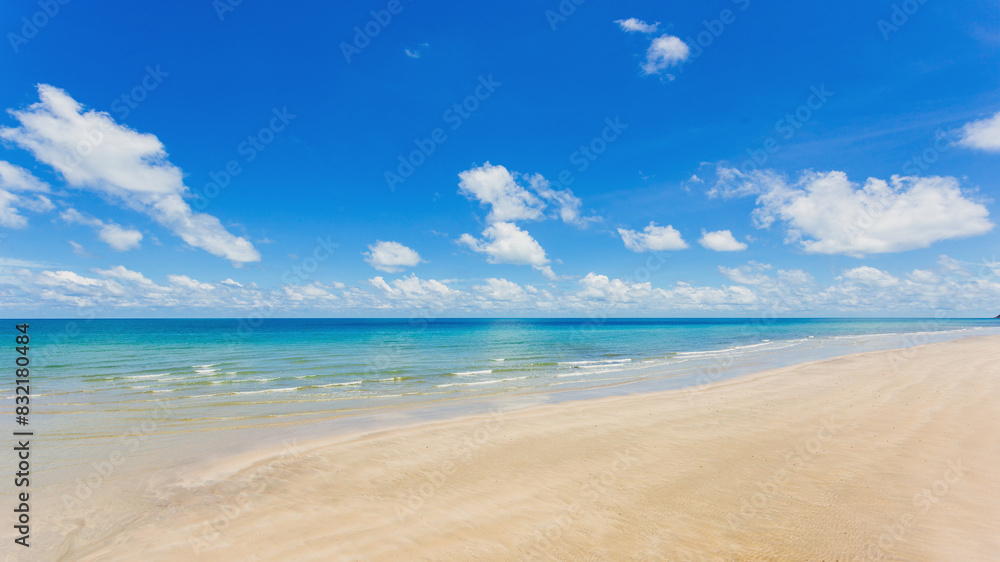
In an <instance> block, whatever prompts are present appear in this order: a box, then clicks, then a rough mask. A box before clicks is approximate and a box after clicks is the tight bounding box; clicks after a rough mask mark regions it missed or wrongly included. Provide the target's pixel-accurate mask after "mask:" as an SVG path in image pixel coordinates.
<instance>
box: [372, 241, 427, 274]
mask: <svg viewBox="0 0 1000 562" xmlns="http://www.w3.org/2000/svg"><path fill="white" fill-rule="evenodd" d="M368 250H369V251H368V252H365V253H364V256H365V261H366V262H368V263H369V264H370V265H371V266H372V267H374V268H375V269H377V270H379V271H385V272H386V273H399V272H400V271H403V270H404V269H405V268H407V267H415V266H416V265H418V264H419V263H420V262H421V261H423V260H422V259H421V258H420V254H418V253H417V252H416V250H413V249H412V248H408V247H407V246H404V245H402V244H400V243H399V242H383V241H382V240H378V241H377V242H375V243H374V244H371V245H369V246H368Z"/></svg>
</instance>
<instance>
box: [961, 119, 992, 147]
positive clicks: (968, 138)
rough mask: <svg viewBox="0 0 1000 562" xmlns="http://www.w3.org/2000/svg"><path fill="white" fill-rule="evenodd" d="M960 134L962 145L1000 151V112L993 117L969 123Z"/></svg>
mask: <svg viewBox="0 0 1000 562" xmlns="http://www.w3.org/2000/svg"><path fill="white" fill-rule="evenodd" d="M960 135H961V136H960V138H959V140H958V144H960V145H961V146H964V147H967V148H978V149H979V150H988V151H990V152H1000V112H998V113H997V114H996V115H994V116H993V117H987V118H985V119H980V120H979V121H973V122H971V123H967V124H966V125H965V126H963V127H962V130H961V133H960Z"/></svg>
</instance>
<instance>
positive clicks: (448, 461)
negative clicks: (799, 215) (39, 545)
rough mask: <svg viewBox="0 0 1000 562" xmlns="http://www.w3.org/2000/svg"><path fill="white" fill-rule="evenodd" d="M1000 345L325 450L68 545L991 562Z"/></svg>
mask: <svg viewBox="0 0 1000 562" xmlns="http://www.w3.org/2000/svg"><path fill="white" fill-rule="evenodd" d="M997 343H1000V336H978V337H970V338H965V339H960V340H956V341H950V342H945V343H935V344H928V345H925V346H918V347H914V348H908V349H902V350H893V351H873V352H867V353H862V354H855V355H847V356H840V357H836V358H833V359H824V360H819V361H814V362H810V363H804V364H799V365H794V366H790V367H783V368H780V369H775V370H768V371H764V372H760V373H756V374H753V375H743V376H739V377H736V378H733V379H727V380H723V381H719V382H716V383H712V384H709V385H707V386H704V387H700V388H699V389H698V391H697V392H696V393H695V394H693V395H688V396H685V395H684V392H683V391H662V392H658V393H646V394H636V395H628V396H612V397H605V398H598V399H589V400H582V401H576V402H563V403H555V404H542V405H537V406H532V407H527V408H523V409H518V410H515V411H510V412H499V413H498V414H495V415H493V416H492V417H491V416H489V415H486V416H483V415H478V416H466V417H461V418H452V419H447V420H436V421H429V422H426V423H420V424H416V425H407V426H405V427H402V428H393V429H383V430H377V431H374V432H368V433H364V434H361V435H354V436H352V437H348V438H345V437H343V436H338V437H335V438H333V439H332V440H330V439H328V440H327V441H326V442H325V443H321V442H318V441H317V442H313V441H310V442H305V443H302V444H300V446H299V447H296V448H293V449H290V450H287V451H282V452H279V454H278V455H277V456H274V453H275V451H273V450H272V451H270V453H271V454H272V456H271V457H269V458H268V457H266V455H262V456H258V457H256V459H253V458H244V459H239V460H238V461H237V460H236V459H229V463H230V464H229V465H228V466H225V465H215V469H216V470H217V472H216V473H215V478H216V479H214V480H213V479H209V480H206V481H203V482H201V483H195V482H188V483H187V484H183V483H175V484H173V485H169V486H168V485H165V486H163V487H162V488H160V489H157V490H155V491H147V493H146V494H145V496H144V497H145V499H144V500H143V501H141V502H138V503H136V504H135V505H132V506H131V507H130V509H128V513H129V518H128V519H130V520H131V522H130V523H129V524H127V525H124V526H117V527H115V526H113V525H112V527H111V529H109V530H108V531H107V532H106V533H96V531H97V527H100V525H101V521H100V519H105V521H104V522H105V523H108V524H112V523H113V522H112V521H110V520H106V518H101V517H100V516H99V515H96V514H95V515H93V517H97V518H98V520H97V521H90V520H88V521H87V522H86V523H84V524H83V525H82V526H81V527H80V528H79V529H78V531H77V532H76V534H75V535H73V536H74V537H75V538H74V539H72V540H71V541H70V542H68V543H64V544H63V545H62V549H61V550H62V551H63V552H64V553H65V554H71V555H72V556H73V557H75V558H79V559H95V560H96V559H99V558H102V557H106V556H111V557H119V556H121V557H123V558H124V557H125V556H126V553H132V554H133V555H139V554H140V553H141V554H142V555H143V556H144V557H145V558H147V559H153V560H172V559H178V558H186V559H206V560H207V559H212V558H216V559H217V558H218V557H219V556H237V557H244V556H250V555H259V556H264V557H265V558H274V557H294V556H303V557H305V559H323V558H324V557H326V559H330V558H333V559H336V558H338V557H340V558H345V559H359V560H368V559H372V560H378V559H388V558H391V557H392V556H393V554H394V553H395V554H399V553H400V552H405V553H407V554H408V555H410V556H413V555H425V556H428V557H430V558H432V559H456V558H468V557H473V556H482V557H485V558H490V559H516V558H525V557H527V558H538V559H551V557H556V558H559V559H564V558H567V557H569V558H579V557H581V556H588V555H598V556H599V557H612V558H618V559H621V558H623V557H624V558H628V557H631V558H632V559H656V558H658V557H663V556H667V557H668V558H670V557H674V558H676V559H682V560H683V559H685V556H687V557H688V558H689V559H696V558H698V557H699V556H701V557H707V558H713V557H715V558H717V557H723V558H724V557H727V556H728V557H749V558H752V559H753V558H787V557H791V558H795V559H805V558H810V559H811V558H815V557H823V556H827V557H830V556H837V557H838V558H839V559H845V558H846V559H893V557H899V558H902V559H937V558H941V557H942V556H944V557H949V558H952V559H955V558H956V556H957V557H958V558H964V559H984V556H986V555H988V553H990V552H994V553H995V552H997V551H1000V542H998V539H996V538H994V537H993V536H992V534H991V531H992V529H990V528H989V527H990V525H989V523H988V522H989V521H995V520H997V519H998V518H1000V500H997V499H996V498H1000V478H998V477H1000V469H998V468H996V467H1000V452H997V451H996V448H995V446H993V445H991V444H992V443H993V442H994V441H995V439H992V438H991V437H993V436H995V420H996V417H997V414H998V410H1000V406H998V404H1000V403H998V402H997V400H996V398H997V394H998V384H1000V380H998V379H1000V377H998V375H1000V371H998V368H997V367H996V365H998V364H1000V351H997V350H1000V346H998V345H997ZM904 355H907V356H904ZM796 375H799V376H796ZM779 382H780V384H777V383H779ZM222 474H227V475H228V476H227V477H226V478H225V479H222V478H221V475H222ZM928 490H929V492H927V491H928ZM150 492H154V493H153V494H152V496H150V495H149V494H150ZM924 492H927V493H924ZM938 492H941V493H940V494H939V493H938ZM921 494H924V495H923V496H921ZM150 497H154V498H156V500H155V501H150ZM921 497H923V499H920V498H921ZM131 499H132V500H133V503H135V502H134V500H135V499H136V498H135V497H133V498H131ZM119 501H120V499H119ZM111 503H112V505H118V504H117V502H116V501H115V500H112V502H111ZM104 507H107V506H104ZM118 507H121V506H120V505H118ZM95 526H96V527H95ZM95 533H96V534H95ZM102 534H105V535H106V536H104V537H103V538H102V537H101V536H100V535H102ZM115 543H116V544H115ZM112 544H114V548H111V546H112ZM959 553H964V556H962V555H959ZM935 556H936V557H935Z"/></svg>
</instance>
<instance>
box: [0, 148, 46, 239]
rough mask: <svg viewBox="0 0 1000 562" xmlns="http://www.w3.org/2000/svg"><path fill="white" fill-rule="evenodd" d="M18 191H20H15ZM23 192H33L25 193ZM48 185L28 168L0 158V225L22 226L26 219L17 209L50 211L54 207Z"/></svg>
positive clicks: (26, 222)
mask: <svg viewBox="0 0 1000 562" xmlns="http://www.w3.org/2000/svg"><path fill="white" fill-rule="evenodd" d="M15 192H20V193H15ZM24 192H33V193H32V194H31V195H25V194H24ZM48 192H49V186H48V184H46V183H45V182H43V181H42V180H40V179H38V178H36V177H35V176H34V175H32V174H31V172H29V171H28V170H25V169H24V168H22V167H20V166H15V165H14V164H11V163H10V162H5V161H3V160H0V226H5V227H7V228H24V227H26V226H28V219H26V218H25V217H24V215H22V214H21V213H20V212H19V210H18V209H27V210H29V211H33V212H38V213H41V212H45V211H51V210H52V209H53V208H54V207H53V205H52V202H51V201H50V200H49V199H48V197H46V196H44V195H41V194H42V193H48Z"/></svg>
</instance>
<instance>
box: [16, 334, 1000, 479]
mask: <svg viewBox="0 0 1000 562" xmlns="http://www.w3.org/2000/svg"><path fill="white" fill-rule="evenodd" d="M29 323H30V324H31V328H30V334H31V360H32V367H33V369H32V393H33V395H32V425H31V428H30V429H32V430H34V431H35V432H36V435H37V438H36V441H37V442H38V443H39V444H40V446H39V447H38V453H37V459H38V462H37V466H38V470H39V471H40V473H41V474H43V475H44V477H45V478H44V479H45V481H46V482H49V483H52V484H59V483H67V482H73V481H74V480H75V479H78V478H79V475H80V471H81V470H83V471H84V473H87V472H92V471H93V470H95V469H94V468H93V467H94V466H95V465H94V463H95V462H97V463H98V464H100V462H103V461H102V459H106V458H107V457H108V455H112V454H115V453H116V452H120V453H122V454H125V455H127V456H128V457H129V465H130V466H133V467H134V469H135V470H136V471H138V470H142V469H144V468H146V467H148V466H149V465H151V464H155V465H164V466H165V465H168V464H171V463H180V462H182V461H185V460H190V459H192V458H203V457H205V456H206V455H213V456H214V455H220V456H221V455H224V454H228V453H231V452H234V451H235V450H237V449H241V448H246V447H248V446H253V445H255V444H256V443H257V442H259V443H265V442H269V441H274V440H277V439H278V438H279V436H280V437H281V438H284V437H285V436H287V435H289V432H292V431H295V430H293V428H302V427H313V430H311V431H307V432H305V433H304V434H308V435H317V434H318V433H319V432H324V431H333V430H334V429H332V427H333V426H332V425H331V423H326V424H325V425H324V424H317V423H316V422H320V421H322V420H333V421H332V423H334V424H337V425H336V427H337V428H340V429H343V428H344V427H348V426H350V427H355V428H356V427H357V426H358V424H365V423H367V424H373V425H374V424H377V423H379V422H381V423H386V421H387V420H388V421H389V422H390V423H405V422H406V421H408V420H409V421H412V420H421V419H428V418H436V417H445V416H449V415H459V414H462V413H474V412H477V411H478V412H481V411H485V410H487V409H489V408H495V407H497V406H496V405H497V404H499V403H503V404H505V406H504V407H509V406H512V405H530V404H537V403H543V402H551V401H557V400H566V399H579V398H589V397H596V396H604V395H611V394H620V393H628V392H640V391H650V390H662V389H668V388H682V387H690V388H695V387H696V386H697V385H701V384H705V383H708V382H713V381H716V380H721V379H724V378H728V377H732V376H735V375H738V374H743V373H747V372H753V371H757V370H762V369H766V368H771V367H778V366H782V365H789V364H794V363H799V362H803V361H810V360H814V359H821V358H825V357H831V356H836V355H842V354H846V353H854V352H859V351H867V350H876V349H889V348H896V347H908V346H912V345H917V344H921V343H930V342H933V341H942V340H945V339H952V338H957V337H965V336H970V335H977V334H988V333H996V332H998V331H1000V327H997V323H996V321H993V320H978V319H975V320H968V319H960V320H953V319H903V320H900V319H863V320H857V319H851V320H843V319H786V320H767V321H764V320H760V319H749V320H745V319H666V320H649V319H613V320H610V319H609V320H534V319H532V320H513V319H495V320H491V319H474V320H463V319H448V320H422V319H421V320H405V319H404V320H375V319H366V320H315V319H296V320H266V321H263V322H262V323H260V324H259V325H257V326H255V327H254V326H251V325H249V324H248V323H247V322H246V321H241V320H91V321H80V320H75V321H63V320H37V321H29ZM2 399H3V400H5V401H7V402H6V403H8V404H10V403H11V402H12V401H13V392H12V389H11V388H7V389H5V391H4V393H3V394H2ZM307 422H308V423H307ZM237 428H243V429H244V431H249V432H250V434H251V435H252V437H251V438H250V439H247V437H246V435H243V434H241V433H240V432H236V433H234V432H219V431H217V430H221V429H237ZM238 433H239V434H240V436H239V437H238V438H237V437H236V435H237V434H238ZM248 441H249V443H248ZM127 472H128V470H127V468H122V469H119V470H117V473H118V474H124V473H127Z"/></svg>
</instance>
